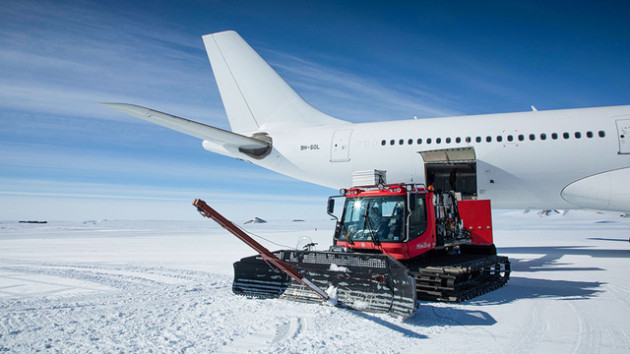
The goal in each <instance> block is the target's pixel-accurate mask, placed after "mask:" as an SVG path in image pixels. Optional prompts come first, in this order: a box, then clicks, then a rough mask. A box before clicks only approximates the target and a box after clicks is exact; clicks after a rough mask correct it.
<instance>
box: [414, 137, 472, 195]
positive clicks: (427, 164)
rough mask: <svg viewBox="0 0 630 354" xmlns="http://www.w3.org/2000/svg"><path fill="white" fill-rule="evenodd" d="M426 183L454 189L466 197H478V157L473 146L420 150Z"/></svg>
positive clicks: (435, 186) (439, 187)
mask: <svg viewBox="0 0 630 354" xmlns="http://www.w3.org/2000/svg"><path fill="white" fill-rule="evenodd" d="M419 153H420V155H421V156H422V159H423V160H424V173H425V174H424V175H425V178H426V184H427V185H428V186H433V188H434V189H435V190H442V191H448V190H452V191H455V192H458V193H461V195H462V198H464V199H474V198H476V197H477V157H476V155H475V149H473V148H472V147H465V148H452V149H440V150H428V151H420V152H419Z"/></svg>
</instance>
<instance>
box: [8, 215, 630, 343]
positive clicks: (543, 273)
mask: <svg viewBox="0 0 630 354" xmlns="http://www.w3.org/2000/svg"><path fill="white" fill-rule="evenodd" d="M200 218H201V217H200ZM494 224H495V242H496V244H497V246H498V248H499V253H500V254H503V255H506V256H509V257H510V258H511V261H512V276H511V279H510V281H509V282H508V284H507V285H506V286H505V287H503V288H501V289H499V290H497V291H494V292H492V293H489V294H486V295H484V296H481V297H478V298H475V299H473V300H471V301H468V302H465V303H462V304H442V303H428V302H421V303H420V307H419V310H418V311H417V313H416V315H415V316H414V317H412V318H409V319H407V320H405V321H399V320H397V319H394V318H391V317H388V316H386V315H370V314H364V313H358V312H354V311H350V310H344V309H340V308H335V307H330V306H322V305H312V304H300V303H293V302H288V301H283V300H277V299H272V300H260V299H248V298H244V297H238V296H235V295H233V294H232V292H231V281H232V263H233V262H234V261H236V260H238V259H240V258H241V257H244V256H248V255H252V254H253V251H252V250H250V249H249V248H248V247H247V246H245V245H244V244H242V243H240V241H238V240H236V239H235V238H234V237H233V236H231V235H230V234H228V233H227V232H226V231H224V230H223V229H221V228H219V227H218V226H217V225H215V224H214V223H213V222H212V221H209V220H200V221H198V222H166V221H142V222H131V221H95V222H88V223H80V222H50V223H48V224H18V223H17V222H4V223H0V308H1V309H2V311H1V313H0V351H13V352H34V351H39V350H43V351H51V352H56V351H64V352H86V351H104V352H114V351H124V352H134V351H143V352H147V351H155V352H223V353H230V352H247V351H250V352H290V353H294V352H357V353H358V352H408V353H411V352H414V353H417V352H420V351H426V352H463V351H466V352H485V353H504V352H514V353H532V352H535V353H548V352H556V353H568V352H578V353H592V352H602V353H620V352H629V351H630V322H629V321H628V319H629V318H630V273H628V270H627V269H628V265H629V264H628V263H629V259H630V244H629V243H628V238H629V237H630V219H622V218H619V217H617V216H613V215H598V214H595V213H587V212H571V213H569V214H567V215H566V216H564V217H563V216H560V215H555V214H554V215H551V216H548V217H540V216H538V215H536V214H535V213H529V214H523V213H522V212H498V213H495V215H494ZM241 225H242V223H241ZM333 226H334V225H333V222H332V221H320V222H316V221H307V222H300V223H292V222H273V221H271V222H269V223H267V224H258V225H248V226H247V229H248V230H251V231H253V232H255V233H256V234H258V235H260V236H263V237H264V238H265V239H268V240H271V241H273V242H275V243H278V244H281V245H284V246H288V247H295V246H296V243H297V242H298V238H299V237H301V236H308V237H310V238H312V239H313V241H314V242H317V243H318V244H319V245H318V248H319V249H326V248H327V246H328V245H329V244H330V242H331V235H332V229H333ZM259 241H260V242H261V243H263V244H264V245H265V246H267V247H269V248H270V249H272V250H274V249H280V248H285V247H284V246H277V245H274V244H272V243H269V242H268V241H265V240H261V239H259Z"/></svg>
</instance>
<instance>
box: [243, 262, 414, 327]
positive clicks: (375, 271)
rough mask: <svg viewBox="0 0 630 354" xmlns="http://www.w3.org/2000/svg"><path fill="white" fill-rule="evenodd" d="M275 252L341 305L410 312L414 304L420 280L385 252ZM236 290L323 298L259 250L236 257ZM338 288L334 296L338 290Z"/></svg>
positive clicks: (256, 294)
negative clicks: (268, 259) (264, 257)
mask: <svg viewBox="0 0 630 354" xmlns="http://www.w3.org/2000/svg"><path fill="white" fill-rule="evenodd" d="M273 254H274V255H275V256H277V257H278V258H279V259H281V260H283V261H284V262H286V263H288V264H289V265H291V266H292V267H294V268H295V269H296V270H297V271H298V272H299V273H301V274H302V275H304V277H305V278H308V279H309V280H310V281H311V282H312V283H313V284H315V285H317V286H318V287H319V288H321V289H328V294H329V295H330V297H331V300H332V301H334V300H336V301H337V305H338V306H342V307H348V308H351V309H354V310H358V311H363V312H372V313H387V314H390V315H393V316H395V317H400V318H403V319H404V318H407V317H409V316H412V315H413V314H414V312H415V310H416V282H415V278H414V276H413V275H412V274H411V273H410V271H409V269H407V267H405V266H404V265H402V264H401V263H400V262H399V261H397V260H396V259H394V258H392V257H390V256H386V255H382V254H374V255H367V254H353V253H341V252H318V251H297V250H281V251H276V252H273ZM232 290H233V292H234V293H235V294H238V295H245V296H254V297H275V298H283V299H288V300H293V301H299V302H314V303H321V302H322V299H321V298H320V297H319V296H317V294H316V293H314V292H313V291H312V290H311V289H308V288H307V287H305V286H304V285H303V284H300V283H299V282H297V281H295V280H294V279H293V278H291V277H290V276H288V275H287V274H285V273H283V272H281V271H279V270H278V269H276V268H275V267H274V266H270V265H269V264H268V263H267V262H265V261H264V260H263V259H262V257H261V256H251V257H246V258H243V259H241V260H240V261H238V262H236V263H234V283H233V285H232ZM335 292H336V296H335Z"/></svg>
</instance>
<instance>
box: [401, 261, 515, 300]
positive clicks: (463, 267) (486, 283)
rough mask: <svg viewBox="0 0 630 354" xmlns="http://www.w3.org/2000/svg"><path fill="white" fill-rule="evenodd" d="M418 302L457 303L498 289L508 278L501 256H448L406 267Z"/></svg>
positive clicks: (508, 269)
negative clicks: (411, 275) (415, 289)
mask: <svg viewBox="0 0 630 354" xmlns="http://www.w3.org/2000/svg"><path fill="white" fill-rule="evenodd" d="M407 266H408V267H409V269H410V270H411V273H412V274H413V275H414V276H415V277H416V288H417V291H418V295H417V296H418V300H426V301H444V302H461V301H465V300H468V299H471V298H473V297H476V296H479V295H482V294H485V293H487V292H490V291H492V290H495V289H497V288H500V287H502V286H503V285H505V283H507V281H508V279H509V278H510V261H509V260H508V258H507V257H503V256H488V255H451V256H442V257H440V258H434V259H427V260H422V261H419V262H418V261H417V262H414V263H411V264H407Z"/></svg>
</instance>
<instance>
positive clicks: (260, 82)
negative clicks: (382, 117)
mask: <svg viewBox="0 0 630 354" xmlns="http://www.w3.org/2000/svg"><path fill="white" fill-rule="evenodd" d="M203 41H204V44H205V47H206V51H207V52H208V57H209V58H210V63H211V65H212V71H213V72H214V76H215V78H216V81H217V85H218V87H219V92H220V94H221V99H222V100H223V105H224V107H225V111H226V113H227V116H228V119H229V121H230V126H231V128H232V131H233V132H236V133H252V132H254V131H260V130H261V129H262V130H264V129H265V127H267V126H270V125H273V123H283V124H290V125H303V126H306V125H309V126H313V125H331V124H340V123H345V122H344V121H341V120H338V119H335V118H333V117H330V116H328V115H326V114H324V113H322V112H320V111H318V110H316V109H315V108H313V107H311V106H310V105H309V104H308V103H306V102H305V101H304V100H303V99H302V98H301V97H300V96H299V95H298V94H297V93H296V92H295V91H294V90H293V89H292V88H291V87H290V86H289V85H288V84H287V83H286V82H285V81H284V80H283V79H282V78H281V77H280V76H279V75H278V74H277V73H276V72H275V71H274V70H273V69H272V68H271V67H270V66H269V64H267V63H266V62H265V60H264V59H263V58H261V57H260V56H259V55H258V53H256V52H255V51H254V50H253V49H252V48H251V47H250V46H249V45H248V44H247V43H246V42H245V41H244V40H243V38H241V36H239V35H238V33H236V32H234V31H225V32H219V33H214V34H208V35H205V36H203Z"/></svg>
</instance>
